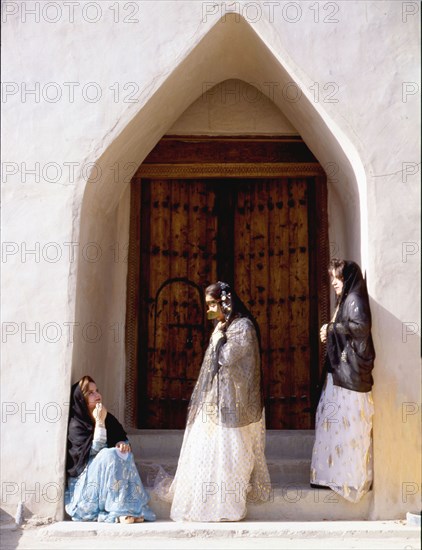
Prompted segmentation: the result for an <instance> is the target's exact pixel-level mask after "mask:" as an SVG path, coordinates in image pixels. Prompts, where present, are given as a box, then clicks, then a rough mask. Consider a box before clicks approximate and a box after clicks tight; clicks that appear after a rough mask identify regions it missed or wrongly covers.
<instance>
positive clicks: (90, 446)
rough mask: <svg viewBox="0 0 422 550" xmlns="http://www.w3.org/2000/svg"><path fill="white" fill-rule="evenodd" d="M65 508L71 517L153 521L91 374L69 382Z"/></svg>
mask: <svg viewBox="0 0 422 550" xmlns="http://www.w3.org/2000/svg"><path fill="white" fill-rule="evenodd" d="M66 472H67V489H66V493H65V509H66V512H67V513H68V514H69V515H70V516H71V518H72V520H74V521H103V522H107V523H114V522H118V521H120V522H121V523H140V522H142V521H144V520H146V521H154V520H155V519H156V517H155V514H154V512H153V511H152V510H151V509H150V508H149V507H148V505H147V503H148V501H149V495H148V493H147V492H146V491H145V489H144V487H143V485H142V482H141V479H140V477H139V473H138V470H137V468H136V465H135V461H134V458H133V454H132V452H131V449H130V444H129V441H128V439H127V435H126V432H125V431H124V429H123V427H122V425H121V424H120V422H119V421H118V420H117V419H116V418H115V417H114V416H113V415H112V414H110V413H108V412H107V410H106V408H105V407H104V406H103V404H102V397H101V395H100V393H99V392H98V389H97V386H96V384H95V382H94V380H93V379H92V378H91V377H90V376H83V377H82V378H81V379H80V380H79V382H76V384H74V385H73V386H72V392H71V401H70V415H69V428H68V437H67V458H66Z"/></svg>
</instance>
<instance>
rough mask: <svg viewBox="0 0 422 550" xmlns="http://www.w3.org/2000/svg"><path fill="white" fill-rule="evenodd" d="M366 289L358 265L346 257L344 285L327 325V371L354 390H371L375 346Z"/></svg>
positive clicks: (338, 381)
mask: <svg viewBox="0 0 422 550" xmlns="http://www.w3.org/2000/svg"><path fill="white" fill-rule="evenodd" d="M371 324H372V320H371V310H370V307H369V297H368V290H367V288H366V283H365V280H364V278H363V276H362V272H361V269H360V267H359V266H358V265H357V264H356V263H355V262H352V261H346V262H345V266H344V268H343V289H342V292H341V295H340V297H339V300H338V310H337V314H336V317H335V319H334V322H331V323H329V324H328V327H327V361H326V366H327V367H328V371H329V372H332V373H333V381H334V384H335V385H338V386H342V387H344V388H347V389H351V390H355V391H363V392H367V391H370V389H371V388H372V384H373V379H372V375H371V371H372V369H373V367H374V359H375V349H374V345H373V341H372V335H371Z"/></svg>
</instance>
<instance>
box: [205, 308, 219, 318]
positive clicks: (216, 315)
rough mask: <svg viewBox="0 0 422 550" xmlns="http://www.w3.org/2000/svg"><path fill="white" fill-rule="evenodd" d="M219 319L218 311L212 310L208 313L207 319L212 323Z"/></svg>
mask: <svg viewBox="0 0 422 550" xmlns="http://www.w3.org/2000/svg"><path fill="white" fill-rule="evenodd" d="M217 317H218V311H216V310H212V309H210V310H209V311H207V319H209V320H210V321H212V320H213V319H217Z"/></svg>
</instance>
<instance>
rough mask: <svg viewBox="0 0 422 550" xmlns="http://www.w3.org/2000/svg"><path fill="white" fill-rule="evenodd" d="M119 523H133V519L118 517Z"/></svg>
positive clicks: (131, 517)
mask: <svg viewBox="0 0 422 550" xmlns="http://www.w3.org/2000/svg"><path fill="white" fill-rule="evenodd" d="M119 522H120V523H135V518H134V517H133V516H119Z"/></svg>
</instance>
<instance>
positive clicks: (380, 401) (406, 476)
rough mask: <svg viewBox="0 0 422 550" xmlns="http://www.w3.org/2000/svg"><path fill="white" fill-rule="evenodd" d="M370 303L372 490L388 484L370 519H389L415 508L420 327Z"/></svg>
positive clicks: (418, 486)
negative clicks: (373, 408) (372, 418)
mask: <svg viewBox="0 0 422 550" xmlns="http://www.w3.org/2000/svg"><path fill="white" fill-rule="evenodd" d="M370 305H371V312H372V336H373V339H374V346H375V351H376V359H375V367H374V371H373V377H374V386H373V396H374V404H375V414H374V422H373V430H374V476H375V477H374V491H375V494H376V493H377V489H380V488H382V487H385V488H388V489H386V490H385V491H383V498H382V499H381V498H378V499H375V500H374V509H373V510H372V518H371V519H385V518H388V517H390V518H391V514H392V510H394V518H395V519H403V518H405V515H406V512H412V511H418V510H419V508H420V491H421V468H420V465H421V402H420V388H421V372H420V345H421V338H420V326H419V324H418V322H415V321H410V320H409V321H400V320H399V319H398V318H397V317H396V316H395V315H392V314H391V313H390V312H389V311H388V310H387V309H385V308H384V307H383V306H382V305H381V304H379V303H378V302H376V301H374V300H372V299H371V300H370ZM400 357H403V360H402V361H401V360H400V359H399V360H397V359H396V358H400ZM392 358H395V359H394V360H393V361H392ZM409 358H410V360H409ZM393 362H394V363H395V364H392V363H393Z"/></svg>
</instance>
